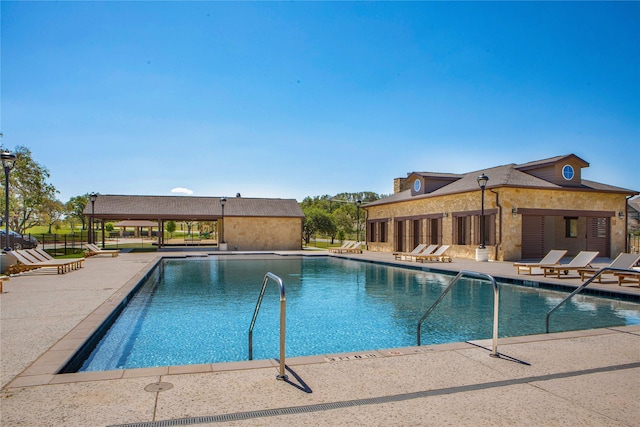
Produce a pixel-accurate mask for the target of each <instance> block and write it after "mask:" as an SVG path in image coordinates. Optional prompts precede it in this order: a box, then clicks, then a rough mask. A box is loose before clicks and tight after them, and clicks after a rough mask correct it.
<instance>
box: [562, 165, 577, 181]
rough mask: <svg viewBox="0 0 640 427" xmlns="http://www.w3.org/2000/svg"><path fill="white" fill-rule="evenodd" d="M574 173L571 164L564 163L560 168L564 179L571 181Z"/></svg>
mask: <svg viewBox="0 0 640 427" xmlns="http://www.w3.org/2000/svg"><path fill="white" fill-rule="evenodd" d="M574 175H575V173H574V172H573V166H571V165H565V166H564V167H563V168H562V177H563V178H564V179H566V180H567V181H571V180H572V179H573V176H574Z"/></svg>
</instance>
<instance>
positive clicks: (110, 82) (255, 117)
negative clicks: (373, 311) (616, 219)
mask: <svg viewBox="0 0 640 427" xmlns="http://www.w3.org/2000/svg"><path fill="white" fill-rule="evenodd" d="M0 7H1V24H2V28H1V31H2V40H1V43H2V46H1V47H2V53H1V60H2V63H1V67H2V68H1V71H2V81H1V84H2V86H1V88H2V92H1V125H0V130H1V132H2V133H3V134H4V137H3V140H2V143H3V145H4V146H5V147H9V148H10V149H12V148H13V147H15V146H17V145H24V146H27V147H29V148H30V149H31V150H32V152H33V156H34V158H35V160H36V161H38V162H39V163H41V164H42V165H44V166H46V167H47V168H48V169H49V171H50V173H51V178H50V182H51V183H52V184H53V185H55V186H56V188H57V189H58V190H59V191H60V194H59V198H60V200H62V201H63V202H66V201H67V200H68V199H69V198H70V197H73V196H76V195H80V194H84V193H88V192H91V191H96V192H99V193H103V194H149V195H171V194H184V193H179V192H177V193H176V192H175V189H179V188H183V189H186V190H189V192H190V194H193V195H197V196H223V195H225V196H235V194H236V193H238V192H239V193H241V194H242V195H243V196H244V197H278V198H296V199H298V200H302V199H303V198H304V197H305V196H315V195H323V194H331V195H333V194H336V193H340V192H357V191H373V192H376V193H381V194H390V193H392V192H393V179H394V178H396V177H405V176H406V175H407V173H408V172H412V171H432V172H454V173H462V172H470V171H477V170H481V169H483V168H488V167H493V166H498V165H504V164H509V163H525V162H528V161H533V160H539V159H544V158H548V157H553V156H556V155H563V154H571V153H573V154H576V155H578V156H579V157H581V158H583V159H584V160H586V161H587V162H589V163H590V165H591V166H590V167H589V168H587V169H585V170H584V171H583V178H585V179H589V180H593V181H598V182H603V183H606V184H611V185H616V186H620V187H624V188H630V189H633V190H637V191H638V190H640V178H638V177H639V176H640V175H639V174H638V172H637V169H638V167H640V3H639V2H603V3H600V2H562V3H561V2H539V3H538V2H495V3H494V2H407V3H404V2H403V3H398V2H364V3H363V2H357V3H349V2H326V3H325V2H278V3H271V2H144V1H140V2H10V1H2V2H1V4H0ZM172 190H174V191H173V192H172Z"/></svg>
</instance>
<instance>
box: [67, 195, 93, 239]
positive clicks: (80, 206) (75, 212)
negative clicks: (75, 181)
mask: <svg viewBox="0 0 640 427" xmlns="http://www.w3.org/2000/svg"><path fill="white" fill-rule="evenodd" d="M87 203H89V193H86V194H83V195H82V196H75V197H72V198H71V199H69V201H68V202H67V203H66V204H65V207H66V209H67V218H69V219H77V220H78V221H80V223H81V224H82V229H83V230H84V229H86V228H87V224H86V220H87V219H86V217H85V216H84V214H83V212H84V208H85V206H87Z"/></svg>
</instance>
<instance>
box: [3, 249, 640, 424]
mask: <svg viewBox="0 0 640 427" xmlns="http://www.w3.org/2000/svg"><path fill="white" fill-rule="evenodd" d="M163 255H169V254H166V253H165V254H163ZM180 255H187V254H186V253H180ZM195 255H198V256H201V255H202V253H201V252H199V253H197V254H195ZM157 256H158V254H149V253H146V254H145V253H129V254H121V255H120V256H119V257H117V258H110V257H92V258H90V259H88V260H87V261H86V262H85V267H84V268H82V269H81V270H78V271H74V272H71V273H67V274H64V275H57V274H55V272H46V271H39V272H36V271H34V272H30V273H27V274H23V275H21V276H17V277H13V278H11V280H10V281H9V282H6V283H5V284H4V291H5V292H4V293H3V294H0V319H1V320H2V324H1V329H0V333H1V335H0V340H1V341H0V343H1V357H2V359H1V368H2V371H1V377H0V380H1V384H2V394H1V396H0V416H1V418H0V425H2V426H3V427H4V426H111V425H127V424H130V425H139V426H164V425H206V424H217V425H228V426H256V425H260V426H271V425H273V426H281V425H283V424H289V425H296V426H298V425H302V426H304V425H310V426H311V425H313V426H324V425H340V426H342V425H361V426H365V425H366V426H389V425H391V426H405V425H456V426H458V425H474V426H477V425H480V426H483V425H487V426H488V425H491V426H493V425H536V426H539V425H594V426H595V425H597V426H601V425H605V426H606V425H610V426H634V425H640V405H638V403H637V401H638V392H640V326H628V327H620V328H608V329H599V330H591V331H580V332H567V333H560V334H551V335H542V336H529V337H519V338H507V339H501V340H500V342H499V348H498V350H499V352H500V354H501V355H502V357H500V358H494V357H490V356H489V353H490V351H489V348H490V345H491V343H490V342H488V341H479V342H473V343H456V344H446V345H439V346H423V347H411V348H402V349H390V350H378V351H372V352H367V353H363V354H343V355H333V356H332V357H327V356H317V357H302V358H291V359H287V366H288V369H289V370H288V372H287V373H288V376H289V380H288V381H286V382H285V381H278V380H276V375H277V374H278V363H277V361H275V360H266V361H253V362H240V363H225V364H212V365H196V366H174V367H162V368H149V369H134V370H120V371H109V372H105V373H80V374H65V375H56V374H55V371H56V370H57V369H58V368H59V367H60V364H61V363H64V360H65V358H68V355H69V354H70V353H71V352H73V349H74V348H76V347H77V346H78V345H80V344H81V342H82V341H83V340H84V337H85V336H86V335H87V334H88V333H90V330H91V328H93V327H95V325H96V323H95V322H98V319H102V318H104V317H105V316H106V315H107V314H108V312H109V310H111V309H112V308H113V307H114V306H115V304H117V303H118V302H119V300H120V299H121V298H122V296H123V295H124V294H125V292H126V290H127V289H129V288H130V287H131V286H133V285H134V284H135V283H137V282H138V281H139V280H140V279H141V278H142V277H143V276H144V274H145V273H146V271H148V269H149V266H150V264H152V262H153V261H154V260H155V259H156V258H157ZM353 257H354V258H363V259H369V260H378V261H385V262H393V261H392V257H391V255H389V254H378V253H365V254H362V255H353ZM598 261H600V263H601V264H602V265H604V264H606V262H607V261H608V260H598ZM413 265H415V263H414V264H413ZM425 267H427V268H435V269H451V270H452V271H457V270H461V269H464V270H472V271H481V272H487V273H489V274H493V275H494V276H496V277H504V278H507V279H517V280H522V279H523V277H524V276H517V275H515V274H514V273H515V269H514V268H513V267H512V265H511V263H497V262H491V263H476V262H474V261H463V260H454V262H453V263H451V264H428V265H425ZM526 280H529V281H532V282H535V281H538V280H542V278H541V277H540V276H531V277H527V278H526ZM545 282H551V283H559V284H562V285H567V286H577V285H578V284H579V283H580V281H579V280H577V279H567V278H563V279H548V278H547V279H545ZM594 285H595V284H594ZM597 286H599V287H601V288H602V289H604V290H614V291H618V290H621V291H624V292H626V293H628V294H635V295H640V288H637V287H631V286H625V287H622V289H621V288H619V287H618V286H617V285H616V284H615V283H604V284H602V285H597Z"/></svg>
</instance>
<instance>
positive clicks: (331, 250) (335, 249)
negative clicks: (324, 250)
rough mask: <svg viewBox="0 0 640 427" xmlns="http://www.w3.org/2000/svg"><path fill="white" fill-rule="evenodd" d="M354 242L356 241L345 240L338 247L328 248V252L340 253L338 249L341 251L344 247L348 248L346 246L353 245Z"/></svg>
mask: <svg viewBox="0 0 640 427" xmlns="http://www.w3.org/2000/svg"><path fill="white" fill-rule="evenodd" d="M355 244H356V242H351V241H346V242H344V243H343V244H342V246H340V247H339V248H329V252H331V253H340V251H342V250H344V249H348V248H350V247H351V246H353V245H355Z"/></svg>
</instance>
